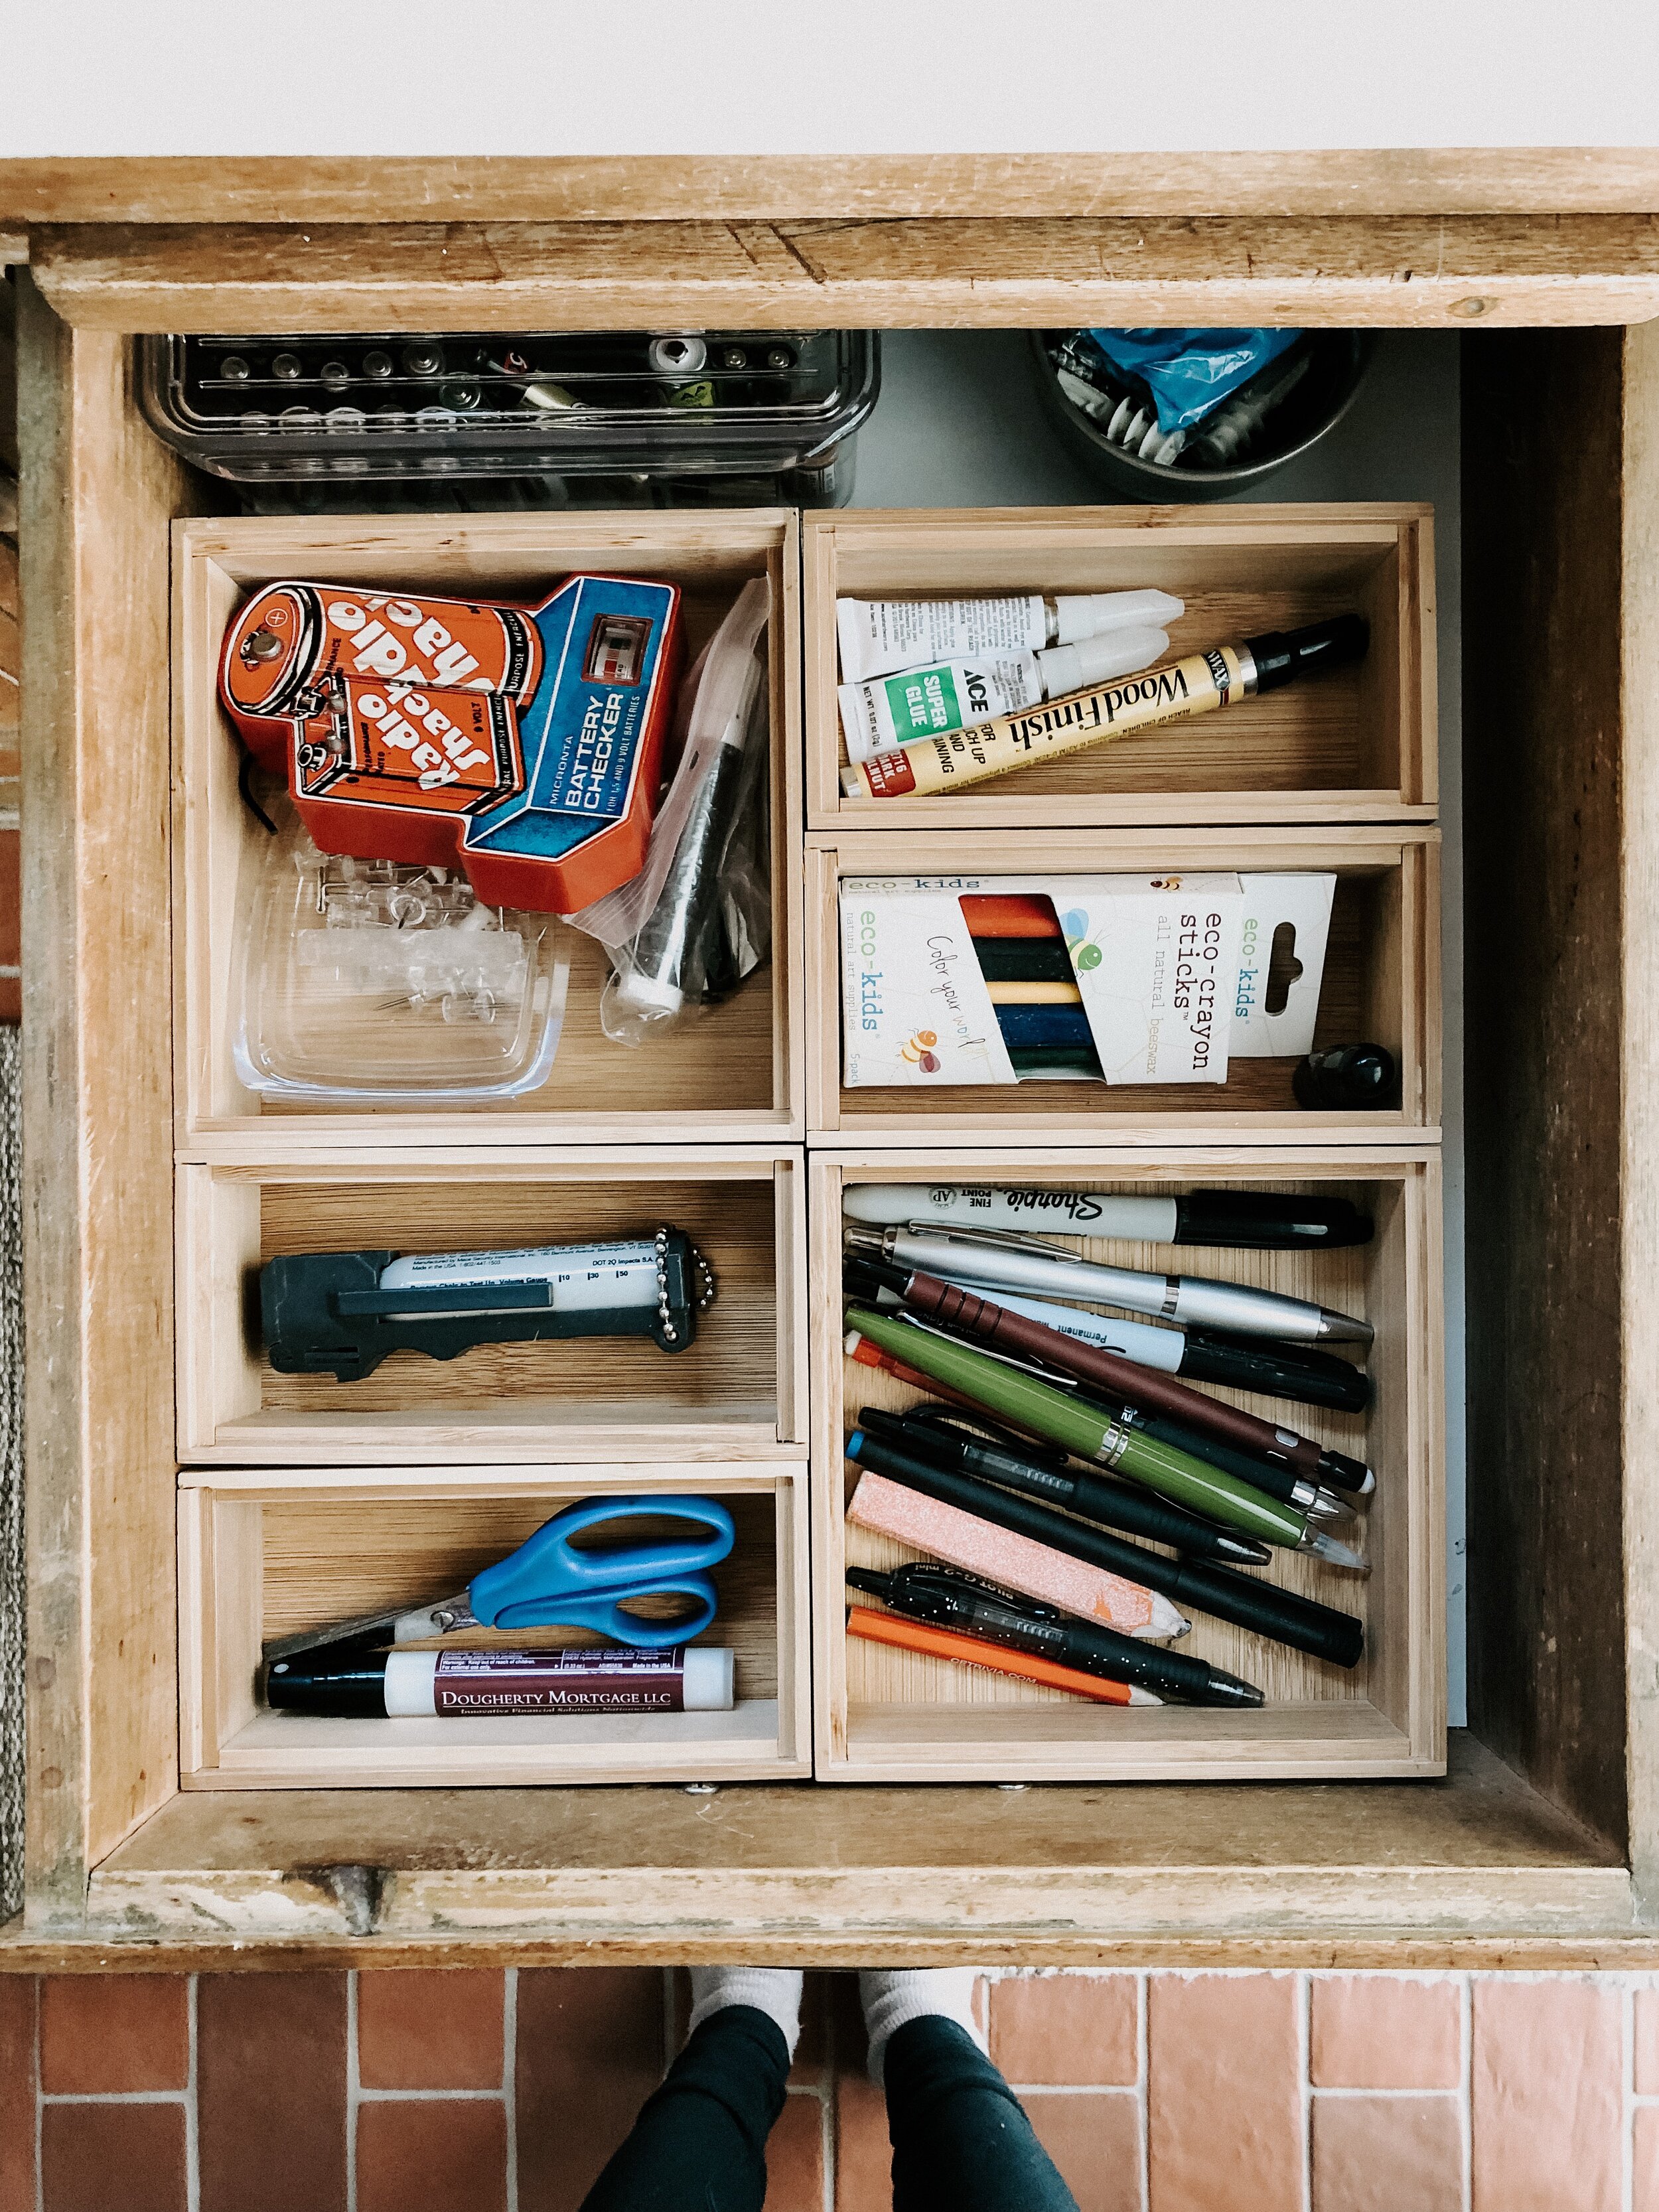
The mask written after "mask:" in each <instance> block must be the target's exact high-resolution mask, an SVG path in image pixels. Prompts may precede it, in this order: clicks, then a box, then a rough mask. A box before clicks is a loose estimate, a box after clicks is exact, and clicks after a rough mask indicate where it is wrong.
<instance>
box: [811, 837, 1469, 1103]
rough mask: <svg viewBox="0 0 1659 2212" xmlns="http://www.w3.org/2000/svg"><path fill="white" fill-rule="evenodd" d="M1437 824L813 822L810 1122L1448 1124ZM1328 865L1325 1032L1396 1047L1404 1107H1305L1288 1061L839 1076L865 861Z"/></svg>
mask: <svg viewBox="0 0 1659 2212" xmlns="http://www.w3.org/2000/svg"><path fill="white" fill-rule="evenodd" d="M1439 858H1440V854H1439V832H1438V831H1437V829H1433V828H1432V827H1425V826H1422V825H1413V826H1412V827H1410V828H1407V829H1396V830H1386V829H1279V830H1269V829H1264V830H1259V831H1255V832H1254V833H1246V832H1243V831H1240V830H1237V829H1203V830H1183V831H1177V830H1171V831H1168V832H1165V833H1162V834H1160V833H1157V832H1151V833H1149V832H1146V831H1128V830H1112V829H1092V830H1076V831H1072V832H1068V833H1061V832H1060V831H1054V832H1053V833H1048V834H1038V833H1036V832H1033V831H1029V830H1016V829H1010V830H1006V831H1005V830H1000V829H979V830H976V831H974V832H973V833H971V834H966V833H957V834H955V835H947V834H945V833H944V832H917V833H915V834H914V835H912V836H904V837H900V836H891V835H889V836H872V835H870V834H868V833H867V832H866V833H864V834H861V835H860V836H851V835H848V836H840V837H837V838H835V839H833V840H831V839H828V838H820V837H817V836H811V837H809V839H808V841H807V854H806V929H807V959H808V967H807V985H806V997H807V1007H808V1020H809V1024H810V1034H809V1036H808V1048H807V1085H808V1093H809V1098H810V1106H809V1120H808V1128H809V1132H810V1133H811V1136H812V1137H813V1138H814V1139H820V1138H822V1139H847V1140H848V1141H856V1142H858V1143H869V1144H898V1145H914V1144H915V1143H916V1142H917V1141H919V1140H921V1139H927V1140H928V1141H933V1142H939V1143H947V1144H948V1143H952V1142H957V1141H963V1142H971V1141H981V1142H984V1143H987V1144H989V1143H995V1144H1011V1143H1019V1144H1049V1145H1052V1144H1079V1143H1087V1142H1090V1141H1091V1140H1092V1141H1095V1142H1100V1141H1104V1140H1107V1139H1109V1140H1110V1141H1111V1142H1113V1143H1127V1144H1154V1145H1156V1144H1171V1143H1182V1142H1189V1141H1190V1142H1200V1141H1202V1140H1204V1139H1206V1138H1207V1139H1222V1138H1225V1139H1237V1140H1240V1141H1248V1142H1250V1143H1259V1144H1294V1143H1297V1142H1301V1143H1357V1144H1366V1143H1370V1144H1375V1143H1376V1142H1377V1141H1379V1139H1384V1138H1389V1137H1393V1138H1396V1139H1397V1138H1403V1137H1415V1136H1418V1135H1425V1134H1433V1133H1437V1130H1438V1126H1439V1121H1440V872H1439ZM1182 868H1185V869H1189V870H1204V869H1218V870H1222V871H1228V872H1231V871H1232V870H1236V869H1243V870H1255V871H1264V872H1265V871H1271V870H1274V869H1280V870H1288V871H1296V870H1328V871H1331V872H1334V874H1335V876H1336V878H1337V887H1336V897H1335V902H1334V906H1333V908H1332V914H1331V936H1330V945H1329V949H1328V953H1327V957H1326V963H1325V977H1324V987H1323V989H1322V993H1321V996H1320V1008H1319V1026H1318V1029H1317V1030H1316V1034H1315V1041H1316V1043H1317V1044H1319V1045H1321V1046H1323V1045H1326V1044H1357V1043H1359V1042H1362V1041H1363V1042H1366V1043H1371V1044H1383V1045H1386V1046H1387V1047H1388V1048H1389V1050H1390V1051H1391V1052H1392V1053H1394V1054H1395V1055H1396V1057H1397V1059H1398V1060H1399V1064H1400V1070H1401V1105H1400V1106H1399V1107H1397V1108H1395V1109H1390V1110H1389V1111H1387V1112H1377V1113H1312V1112H1309V1111H1307V1110H1305V1109H1303V1108H1301V1107H1299V1106H1298V1105H1297V1103H1296V1101H1295V1098H1294V1097H1293V1096H1292V1094H1291V1073H1292V1072H1293V1070H1294V1067H1295V1065H1296V1063H1295V1062H1294V1060H1238V1059H1235V1060H1232V1061H1231V1065H1230V1067H1229V1072H1228V1078H1227V1080H1226V1082H1225V1083H1187V1084H1171V1085H1145V1084H1123V1085H1109V1084H1103V1083H1042V1082H1035V1081H1030V1080H1027V1081H1025V1082H1023V1083H1018V1084H1014V1085H994V1086H991V1087H989V1088H983V1089H982V1088H981V1087H979V1086H978V1085H951V1086H950V1087H948V1088H943V1089H939V1090H928V1089H927V1088H926V1087H923V1086H918V1087H917V1088H916V1089H915V1090H904V1089H897V1088H896V1089H892V1090H884V1089H858V1090H852V1089H848V1087H847V1086H846V1085H844V1084H843V1083H842V1006H841V985H840V942H841V940H840V896H839V893H840V884H841V882H842V878H846V877H861V876H874V877H886V876H946V875H948V876H961V875H974V876H993V875H1003V876H1022V875H1023V876H1031V875H1045V874H1054V875H1085V874H1110V873H1112V872H1123V873H1127V874H1130V875H1148V874H1156V873H1158V872H1164V871H1166V870H1176V869H1182Z"/></svg>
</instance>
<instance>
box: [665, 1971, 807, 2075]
mask: <svg viewBox="0 0 1659 2212" xmlns="http://www.w3.org/2000/svg"><path fill="white" fill-rule="evenodd" d="M800 1989H801V1978H800V1976H799V1973H797V1972H794V1971H793V1969H792V1968H790V1967H787V1966H693V1967H692V1969H691V2022H690V2025H691V2028H692V2029H696V2028H699V2027H702V2024H703V2022H704V2021H706V2020H708V2019H709V2018H710V2017H711V2016H712V2015H714V2014H715V2013H717V2012H723V2011H724V2010H725V2009H726V2006H727V2005H751V2006H752V2007H753V2008H754V2009H755V2010H756V2011H757V2012H763V2013H764V2014H765V2015H766V2017H767V2018H768V2020H775V2021H776V2022H777V2024H778V2026H779V2027H780V2028H781V2031H782V2033H783V2039H784V2041H785V2042H786V2043H787V2045H789V2056H790V2057H791V2058H793V2057H794V2055H795V2045H797V2044H798V2043H799V2040H800Z"/></svg>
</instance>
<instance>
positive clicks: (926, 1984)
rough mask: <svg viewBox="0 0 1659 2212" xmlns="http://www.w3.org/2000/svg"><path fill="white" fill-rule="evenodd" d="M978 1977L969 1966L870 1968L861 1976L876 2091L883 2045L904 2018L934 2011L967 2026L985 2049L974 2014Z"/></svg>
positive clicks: (883, 2057)
mask: <svg viewBox="0 0 1659 2212" xmlns="http://www.w3.org/2000/svg"><path fill="white" fill-rule="evenodd" d="M978 1980H979V1975H978V1972H977V1971H976V1970H975V1968H974V1967H972V1966H933V1967H919V1968H912V1969H909V1970H908V1971H894V1972H875V1971H872V1972H866V1973H862V1974H860V1976H859V1999H860V2002H861V2003H862V2005H863V2007H864V2025H865V2028H866V2033H868V2035H869V2038H870V2061H869V2064H870V2079H871V2080H872V2081H873V2082H874V2083H875V2085H876V2087H878V2089H879V2088H880V2087H882V2086H883V2083H882V2075H883V2071H884V2067H885V2064H886V2059H887V2045H888V2044H889V2042H890V2040H891V2039H892V2037H893V2035H894V2034H895V2033H896V2031H897V2030H898V2029H899V2028H901V2027H903V2026H904V2024H905V2022H906V2021H912V2020H921V2019H922V2018H923V2017H924V2016H925V2015H927V2014H929V2013H935V2014H937V2015H939V2017H940V2018H941V2019H944V2020H953V2021H955V2022H956V2023H957V2027H964V2028H966V2029H967V2031H968V2033H969V2035H971V2036H972V2037H973V2039H974V2041H975V2043H976V2044H978V2045H979V2047H980V2049H981V2051H983V2050H984V2049H985V2047H986V2046H985V2035H984V2032H983V2030H982V2029H981V2027H980V2025H979V2022H978V2021H976V2020H975V2018H974V1987H975V1984H976V1983H977V1981H978Z"/></svg>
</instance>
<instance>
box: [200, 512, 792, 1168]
mask: <svg viewBox="0 0 1659 2212" xmlns="http://www.w3.org/2000/svg"><path fill="white" fill-rule="evenodd" d="M796 535H797V533H796V521H795V517H794V515H793V513H773V512H769V511H768V512H762V511H757V512H753V513H745V512H742V511H736V512H733V513H726V514H719V513H715V514H707V515H703V514H697V515H691V514H670V513H653V514H646V515H630V514H603V513H600V514H590V515H585V516H565V515H558V514H553V515H545V514H538V515H523V514H513V515H471V514H456V515H439V516H428V515H388V516H384V517H379V518H375V519H374V520H370V521H368V522H364V521H362V520H356V519H352V520H340V519H338V518H330V517H319V516H305V517H295V518H293V519H291V520H290V519H289V518H286V517H276V516H258V517H254V516H243V517H236V518H232V519H227V520H203V519H196V520H186V521H181V522H179V523H177V524H176V525H175V526H174V528H173V747H174V759H173V807H174V854H175V864H174V871H173V942H174V955H175V960H174V965H175V974H176V996H177V1006H176V1012H175V1068H174V1086H175V1092H176V1097H177V1102H178V1128H179V1142H180V1143H181V1144H186V1145H189V1144H200V1143H204V1142H206V1141H209V1140H214V1141H215V1142H216V1144H217V1145H218V1146H219V1147H220V1149H226V1148H229V1147H234V1146H236V1145H238V1144H239V1143H240V1145H241V1146H242V1148H243V1149H244V1150H249V1149H252V1150H253V1151H256V1152H257V1149H258V1145H259V1144H260V1142H261V1140H262V1137H263V1138H266V1139H268V1137H269V1134H270V1131H271V1129H272V1128H273V1127H277V1128H280V1130H281V1133H282V1135H283V1139H284V1141H286V1142H288V1143H291V1144H293V1143H303V1144H309V1145H326V1144H328V1143H330V1142H331V1141H336V1140H337V1139H340V1138H341V1137H342V1136H349V1135H350V1134H351V1133H353V1132H354V1131H356V1133H359V1134H361V1133H362V1132H363V1129H364V1126H365V1123H366V1122H372V1123H373V1125H374V1128H375V1129H376V1131H377V1132H378V1133H379V1139H380V1141H381V1142H388V1143H409V1144H418V1143H421V1142H422V1141H423V1140H425V1139H427V1138H428V1137H429V1136H431V1135H433V1134H435V1133H437V1132H440V1131H442V1132H445V1133H448V1134H449V1135H450V1136H452V1137H459V1138H460V1139H462V1140H464V1141H465V1142H468V1143H471V1144H508V1145H526V1144H536V1143H548V1142H564V1143H578V1144H592V1143H596V1142H604V1141H608V1140H613V1139H614V1140H616V1141H618V1142H641V1141H644V1142H657V1143H671V1144H686V1143H692V1142H696V1141H698V1140H706V1141H713V1142H726V1143H730V1142H743V1141H744V1140H753V1141H758V1142H762V1143H765V1142H771V1141H775V1140H777V1139H785V1138H789V1137H798V1136H799V1133H800V1128H801V1121H802V1112H801V1097H800V1092H801V1066H802V1060H803V1054H802V1049H801V1018H800V1004H799V972H800V963H799V957H798V951H797V945H798V941H799V881H800V866H799V852H800V797H799V781H800V777H799V770H800V631H799V612H798V607H799V592H798V579H799V550H798V547H797V542H796ZM579 569H594V570H599V571H605V570H609V571H611V572H613V573H615V572H618V571H621V572H625V573H628V574H636V575H647V576H653V577H661V578H664V579H665V580H667V581H669V582H671V583H676V584H678V585H679V586H680V587H681V590H682V592H683V594H684V599H683V602H682V605H683V608H684V618H685V635H686V655H687V662H688V665H689V664H690V660H691V659H692V658H694V657H695V656H696V653H698V652H699V651H700V650H701V649H702V646H703V645H704V644H705V643H706V642H707V641H708V638H709V636H710V635H712V633H713V631H714V629H715V627H716V626H717V625H718V623H720V620H721V618H722V617H723V616H724V615H725V614H726V611H727V610H728V609H729V607H730V606H731V605H732V600H733V599H735V598H736V597H737V594H738V592H740V591H741V590H742V588H743V586H744V584H745V583H747V582H748V581H749V580H750V577H753V576H766V577H767V578H769V580H770V583H771V586H772V610H773V612H772V620H771V623H770V626H769V636H770V639H771V641H772V642H771V647H770V654H769V670H770V681H771V700H772V738H773V744H772V780H771V810H770V818H771V824H772V836H773V853H772V879H773V887H774V898H773V918H772V927H773V945H772V960H771V965H770V967H769V969H767V970H766V971H765V972H763V974H761V975H756V976H753V977H751V978H750V981H749V982H748V983H747V984H746V985H745V986H744V988H743V989H741V990H739V991H738V992H736V993H735V994H733V995H732V998H730V999H729V1000H727V1001H726V1004H725V1005H724V1006H717V1007H712V1008H709V1009H708V1010H707V1011H706V1012H704V1013H703V1014H702V1016H701V1017H700V1018H697V1019H696V1020H694V1021H691V1022H689V1023H685V1024H679V1025H678V1026H677V1027H676V1028H675V1030H674V1032H673V1034H672V1036H656V1037H653V1038H648V1039H647V1042H645V1043H644V1044H642V1045H641V1046H639V1047H628V1046H623V1045H618V1044H614V1043H612V1042H611V1040H610V1039H609V1038H608V1037H606V1036H605V1034H604V1032H603V1031H602V1030H601V1029H600V1027H599V990H600V987H601V985H602V984H603V982H604V981H605V976H606V975H607V973H608V972H609V971H608V967H607V963H606V960H605V953H604V951H603V950H602V949H601V947H600V946H599V944H598V943H597V942H596V940H595V939H592V938H591V937H587V936H585V935H584V934H583V933H581V932H580V930H574V929H568V928H564V927H559V928H558V929H557V939H558V945H559V951H560V954H561V956H562V957H564V958H566V959H568V961H569V962H570V965H571V975H570V990H569V995H568V1002H567V1012H566V1018H565V1024H564V1029H563V1031H562V1035H561V1036H560V1040H559V1048H558V1052H557V1055H556V1058H555V1060H554V1062H553V1067H552V1071H551V1073H550V1075H549V1077H548V1079H547V1081H546V1082H545V1083H544V1084H543V1085H541V1086H540V1087H539V1088H538V1089H537V1090H535V1091H529V1092H527V1093H526V1095H525V1096H524V1097H521V1098H517V1099H509V1100H501V1101H499V1102H496V1103H492V1104H489V1105H482V1106H478V1107H476V1108H472V1109H464V1110H462V1111H460V1112H459V1113H457V1112H450V1113H447V1114H445V1113H440V1112H436V1111H435V1110H433V1109H427V1110H425V1111H420V1110H413V1109H409V1108H407V1107H404V1108H397V1109H390V1108H380V1109H375V1108H366V1109H349V1110H342V1109H318V1108H315V1107H300V1106H296V1105H295V1104H293V1103H286V1102H277V1101H267V1100H262V1099H261V1097H260V1096H259V1094H258V1093H257V1092H255V1091H249V1090H247V1089H246V1088H245V1086H244V1085H242V1083H241V1082H240V1080H239V1079H238V1076H237V1073H236V1069H235V1066H234V1061H233V1058H232V1037H231V1031H232V1024H233V1020H234V1004H233V1000H234V976H235V967H236V957H237V951H238V943H239V939H238V928H237V924H238V921H239V918H240V916H241V915H243V914H244V913H245V912H246V908H247V906H248V903H249V902H250V900H251V899H252V895H253V888H254V886H255V884H257V883H258V868H259V866H260V864H261V862H262V860H263V858H264V846H265V844H266V842H267V837H266V833H265V831H264V829H262V827H261V826H260V824H259V823H258V821H257V820H256V818H255V817H254V816H253V814H252V811H250V810H249V808H248V807H247V806H246V805H244V803H243V801H242V799H241V798H240V794H239V792H238V787H237V775H238V769H239V766H240V762H241V759H242V748H241V746H240V744H239V742H238V740H237V738H236V736H235V733H234V730H233V729H232V727H231V725H230V722H229V720H228V716H227V715H226V714H225V713H224V711H223V709H222V707H221V706H220V704H219V698H218V687H217V677H218V665H219V653H220V647H221V646H222V641H223V638H224V631H225V624H226V622H227V621H228V618H229V616H230V614H231V611H232V610H233V609H234V607H236V606H237V605H239V604H240V601H241V600H242V599H244V598H245V597H246V595H247V593H248V592H250V591H251V590H253V589H255V588H257V587H258V586H259V585H261V584H263V583H265V582H268V581H270V580H273V579H275V578H277V577H284V576H297V577H314V578H316V579H317V580H319V581H322V582H331V581H338V582H342V583H351V582H361V583H364V584H368V585H382V586H388V587H390V586H395V585H398V584H408V585H410V586H419V585H421V584H426V585H428V586H429V587H430V588H432V589H433V590H440V589H441V590H442V591H444V592H448V593H450V594H451V595H458V594H459V595H461V596H465V594H466V593H467V592H477V593H479V594H480V595H482V596H485V597H489V596H495V597H498V598H501V599H526V600H531V601H533V600H535V599H539V598H541V597H544V596H545V594H546V592H548V591H549V590H550V588H551V586H553V585H554V584H555V583H556V582H557V581H558V580H559V579H560V578H561V577H562V576H564V575H567V574H570V573H572V572H573V571H575V570H579Z"/></svg>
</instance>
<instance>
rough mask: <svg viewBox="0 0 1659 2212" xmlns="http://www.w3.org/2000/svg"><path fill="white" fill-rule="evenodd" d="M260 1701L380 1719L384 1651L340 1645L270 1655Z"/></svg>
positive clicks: (282, 1708) (288, 1709) (291, 1709)
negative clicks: (287, 1656) (291, 1655)
mask: <svg viewBox="0 0 1659 2212" xmlns="http://www.w3.org/2000/svg"><path fill="white" fill-rule="evenodd" d="M265 1703H266V1704H267V1705H270V1706H271V1707H272V1708H273V1709H274V1710H275V1711H277V1712H279V1713H326V1714H329V1715H331V1716H332V1717H334V1718H336V1719H345V1720H376V1721H383V1720H384V1719H385V1718H386V1651H385V1650H384V1648H382V1649H381V1650H378V1651H371V1650H367V1649H354V1648H353V1647H352V1646H350V1645H349V1644H343V1645H337V1646H336V1647H335V1648H334V1649H333V1650H326V1649H325V1650H318V1651H305V1652H301V1653H299V1654H298V1655H297V1656H295V1657H294V1658H292V1659H273V1660H272V1661H271V1662H270V1666H269V1667H267V1668H266V1669H265Z"/></svg>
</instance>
